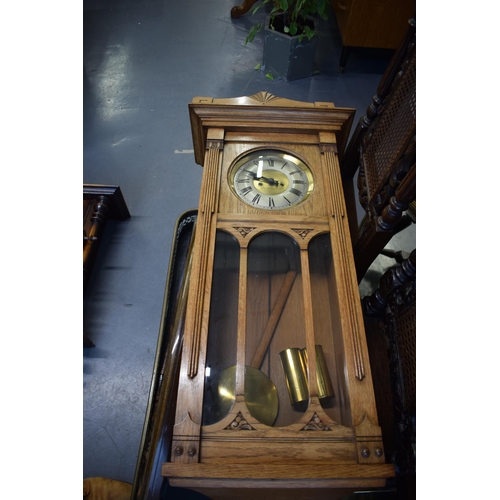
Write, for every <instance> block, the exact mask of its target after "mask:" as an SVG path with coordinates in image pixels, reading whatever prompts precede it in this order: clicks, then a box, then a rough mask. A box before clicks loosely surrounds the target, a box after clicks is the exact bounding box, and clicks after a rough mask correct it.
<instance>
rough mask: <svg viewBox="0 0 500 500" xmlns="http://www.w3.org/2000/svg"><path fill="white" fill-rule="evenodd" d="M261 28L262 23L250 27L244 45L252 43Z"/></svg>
mask: <svg viewBox="0 0 500 500" xmlns="http://www.w3.org/2000/svg"><path fill="white" fill-rule="evenodd" d="M261 28H262V23H259V24H256V25H255V26H252V27H251V28H250V31H249V32H248V35H247V37H246V38H245V45H246V44H247V43H248V42H253V39H254V38H255V35H256V34H257V33H258V32H259V31H260V30H261Z"/></svg>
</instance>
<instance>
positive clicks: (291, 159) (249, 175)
mask: <svg viewBox="0 0 500 500" xmlns="http://www.w3.org/2000/svg"><path fill="white" fill-rule="evenodd" d="M230 185H231V187H232V189H233V192H234V194H235V195H236V196H237V197H238V198H240V199H241V200H242V201H243V202H245V203H246V204H248V205H251V206H253V207H256V208H260V209H262V210H284V209H287V208H290V207H294V206H296V205H298V204H299V203H302V202H303V201H304V200H305V199H306V198H307V197H308V196H309V195H310V194H311V192H312V190H313V187H314V184H313V177H312V173H311V171H310V169H309V168H308V167H307V165H306V164H305V163H304V162H303V161H302V160H299V159H298V158H297V157H295V156H292V155H290V154H287V153H284V152H282V151H276V150H268V149H266V150H259V151H254V152H252V153H250V154H248V155H246V156H244V157H243V158H242V159H240V160H239V161H238V162H236V164H235V165H234V166H233V168H232V169H231V174H230Z"/></svg>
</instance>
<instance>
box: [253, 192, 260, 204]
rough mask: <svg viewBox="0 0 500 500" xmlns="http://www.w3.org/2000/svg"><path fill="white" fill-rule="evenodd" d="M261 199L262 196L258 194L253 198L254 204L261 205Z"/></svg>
mask: <svg viewBox="0 0 500 500" xmlns="http://www.w3.org/2000/svg"><path fill="white" fill-rule="evenodd" d="M260 198H261V196H260V194H256V195H255V196H254V197H253V200H252V203H259V200H260Z"/></svg>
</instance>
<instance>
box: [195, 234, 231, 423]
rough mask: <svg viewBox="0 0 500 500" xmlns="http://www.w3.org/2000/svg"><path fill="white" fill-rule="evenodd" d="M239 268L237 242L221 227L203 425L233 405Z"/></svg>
mask: <svg viewBox="0 0 500 500" xmlns="http://www.w3.org/2000/svg"><path fill="white" fill-rule="evenodd" d="M239 267H240V247H239V244H238V242H237V241H236V239H235V238H234V237H233V236H231V235H230V234H228V233H226V232H224V231H221V230H218V231H217V237H216V242H215V255H214V267H213V278H212V293H211V299H210V319H209V328H208V332H209V337H208V338H209V341H208V346H207V362H206V367H205V392H204V398H203V425H210V424H214V423H216V422H218V421H219V420H221V419H222V418H223V417H225V416H226V415H227V414H228V413H229V411H230V410H231V408H232V406H233V404H234V375H235V366H236V343H237V335H236V332H237V330H238V283H239Z"/></svg>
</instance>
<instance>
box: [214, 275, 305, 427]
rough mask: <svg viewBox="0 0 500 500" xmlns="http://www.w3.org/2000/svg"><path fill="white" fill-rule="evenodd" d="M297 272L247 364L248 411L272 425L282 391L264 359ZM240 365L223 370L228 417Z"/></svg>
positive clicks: (222, 399)
mask: <svg viewBox="0 0 500 500" xmlns="http://www.w3.org/2000/svg"><path fill="white" fill-rule="evenodd" d="M296 275H297V273H296V271H294V270H290V271H288V273H287V275H286V276H285V280H284V282H283V285H282V286H281V289H280V292H279V294H278V297H277V299H276V302H275V304H274V306H273V309H272V311H271V314H270V316H269V319H268V320H267V324H266V327H265V328H264V333H263V335H262V339H261V341H260V343H259V345H258V347H257V350H256V351H255V355H254V357H253V360H252V362H251V364H250V365H247V366H245V389H244V395H245V403H246V405H247V408H248V411H249V412H250V413H251V414H252V416H253V417H255V418H256V419H257V420H258V421H259V422H262V423H263V424H266V425H269V426H272V425H273V424H274V421H275V420H276V417H277V416H278V408H279V407H278V392H277V391H276V387H275V385H274V383H273V382H272V380H271V379H270V378H269V377H268V376H267V375H266V374H265V373H264V372H262V371H260V367H261V366H262V361H263V360H264V356H265V354H266V351H267V349H268V347H269V344H270V343H271V340H272V338H273V334H274V331H275V330H276V326H277V324H278V321H279V319H280V316H281V313H282V312H283V309H284V307H285V304H286V301H287V299H288V296H289V295H290V292H291V290H292V286H293V282H294V280H295V276H296ZM235 385H236V366H231V367H230V368H227V369H226V370H224V371H223V372H222V373H221V377H220V380H219V387H218V395H219V401H218V412H217V414H218V415H219V416H220V418H223V417H224V416H226V415H227V414H228V413H229V411H230V410H231V408H232V407H233V404H234V401H235V400H236V395H235Z"/></svg>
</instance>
